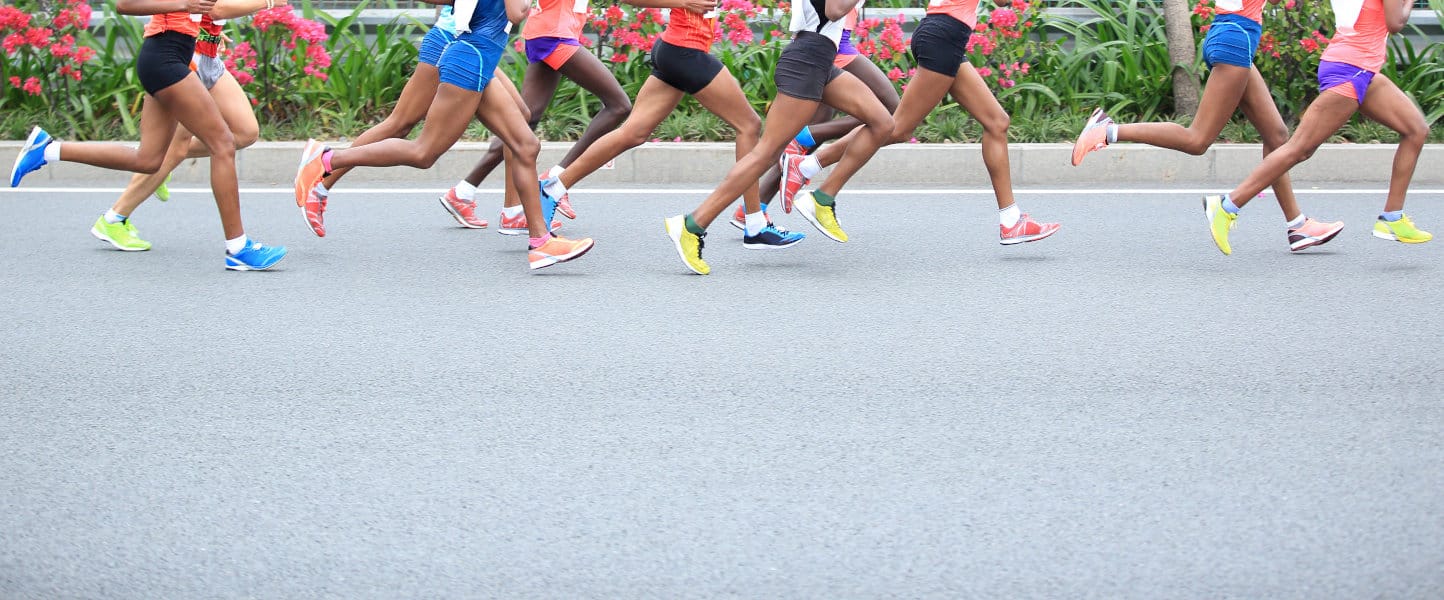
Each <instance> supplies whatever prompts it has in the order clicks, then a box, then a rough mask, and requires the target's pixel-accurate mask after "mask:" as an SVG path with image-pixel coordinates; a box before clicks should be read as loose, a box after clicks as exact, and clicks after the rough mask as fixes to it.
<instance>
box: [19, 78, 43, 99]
mask: <svg viewBox="0 0 1444 600" xmlns="http://www.w3.org/2000/svg"><path fill="white" fill-rule="evenodd" d="M20 89H23V90H25V93H27V94H30V95H31V96H39V95H40V80H39V79H36V78H34V77H31V78H29V79H26V80H25V85H22V86H20Z"/></svg>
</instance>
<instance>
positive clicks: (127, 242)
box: [90, 215, 150, 252]
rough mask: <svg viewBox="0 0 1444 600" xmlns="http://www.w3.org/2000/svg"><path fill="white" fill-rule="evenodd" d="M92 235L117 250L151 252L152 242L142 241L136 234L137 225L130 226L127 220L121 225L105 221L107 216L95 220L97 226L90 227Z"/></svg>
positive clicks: (120, 223)
mask: <svg viewBox="0 0 1444 600" xmlns="http://www.w3.org/2000/svg"><path fill="white" fill-rule="evenodd" d="M90 235H93V236H95V239H97V240H100V241H102V242H105V243H107V244H110V245H112V246H115V249H116V250H122V251H125V252H143V251H146V250H150V242H147V241H145V240H143V239H140V235H139V234H137V233H136V232H135V225H131V224H130V220H129V219H126V220H124V221H121V222H119V223H111V222H110V221H106V220H105V215H101V216H100V218H98V219H96V220H95V225H92V226H91V227H90Z"/></svg>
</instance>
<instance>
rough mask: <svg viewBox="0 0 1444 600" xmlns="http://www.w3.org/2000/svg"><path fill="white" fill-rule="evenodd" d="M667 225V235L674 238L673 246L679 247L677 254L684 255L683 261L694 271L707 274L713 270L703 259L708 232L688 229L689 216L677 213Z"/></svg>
mask: <svg viewBox="0 0 1444 600" xmlns="http://www.w3.org/2000/svg"><path fill="white" fill-rule="evenodd" d="M664 223H665V225H666V226H667V237H669V238H671V239H672V246H673V247H675V248H676V249H677V256H680V257H682V262H683V263H684V264H686V265H687V268H688V269H692V272H693V273H696V274H698V275H706V274H708V273H711V272H712V267H710V266H708V265H707V261H705V260H702V246H704V245H705V239H706V237H707V234H706V233H705V232H704V233H702V235H697V234H694V233H692V232H690V231H687V224H686V223H687V217H686V216H684V215H677V216H675V217H669V218H668V219H667V220H666V221H665V222H664Z"/></svg>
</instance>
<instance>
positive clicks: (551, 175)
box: [547, 165, 567, 179]
mask: <svg viewBox="0 0 1444 600" xmlns="http://www.w3.org/2000/svg"><path fill="white" fill-rule="evenodd" d="M565 170H567V169H566V167H563V166H561V165H553V166H552V168H551V169H550V170H548V171H547V179H556V178H557V175H561V174H562V171H565Z"/></svg>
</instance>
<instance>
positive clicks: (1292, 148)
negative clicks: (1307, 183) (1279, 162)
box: [1278, 144, 1318, 165]
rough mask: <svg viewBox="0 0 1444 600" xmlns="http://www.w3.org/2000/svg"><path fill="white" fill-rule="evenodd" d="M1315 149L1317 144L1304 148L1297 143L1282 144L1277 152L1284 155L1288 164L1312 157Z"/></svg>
mask: <svg viewBox="0 0 1444 600" xmlns="http://www.w3.org/2000/svg"><path fill="white" fill-rule="evenodd" d="M1315 150H1318V146H1314V147H1312V148H1306V147H1303V146H1300V145H1298V144H1284V145H1283V146H1282V147H1280V148H1279V149H1278V152H1279V153H1282V154H1283V155H1284V159H1285V160H1287V161H1288V163H1289V164H1290V165H1296V164H1299V163H1301V162H1304V161H1306V160H1308V159H1309V158H1310V157H1312V156H1313V155H1314V151H1315Z"/></svg>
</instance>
